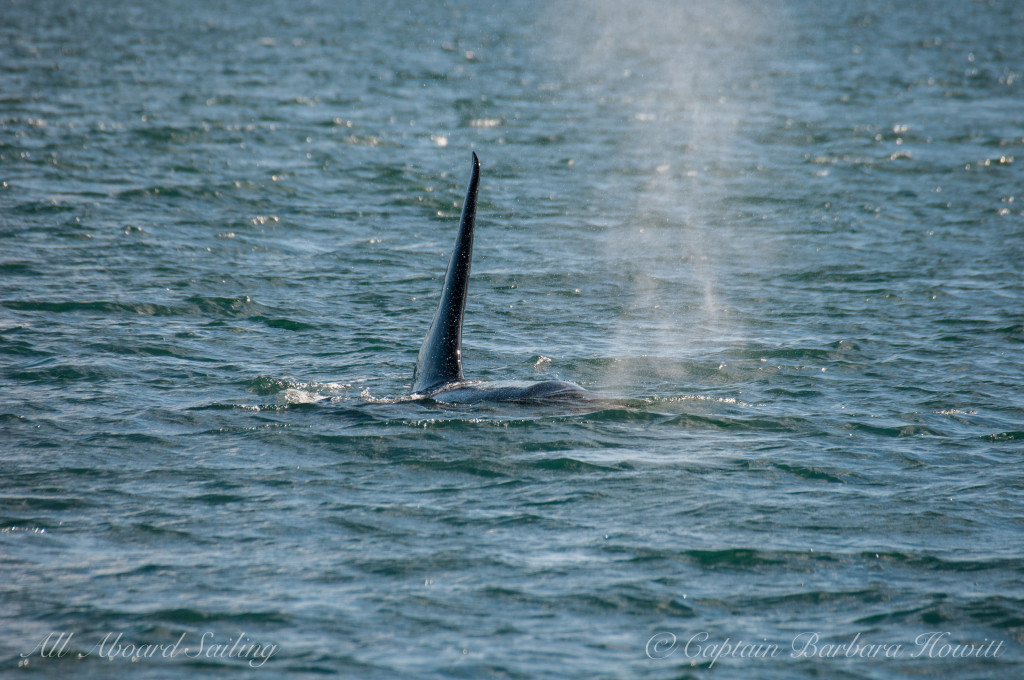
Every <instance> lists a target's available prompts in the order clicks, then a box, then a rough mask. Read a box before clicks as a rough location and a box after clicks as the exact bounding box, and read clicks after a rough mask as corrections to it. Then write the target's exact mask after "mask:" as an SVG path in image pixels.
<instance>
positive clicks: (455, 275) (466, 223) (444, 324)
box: [412, 153, 480, 392]
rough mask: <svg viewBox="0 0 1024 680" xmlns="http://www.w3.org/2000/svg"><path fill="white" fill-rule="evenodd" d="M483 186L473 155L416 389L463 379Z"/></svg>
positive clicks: (414, 376) (416, 374) (418, 365)
mask: <svg viewBox="0 0 1024 680" xmlns="http://www.w3.org/2000/svg"><path fill="white" fill-rule="evenodd" d="M479 188H480V160H479V159H478V158H477V157H476V154H475V153H474V154H473V178H472V179H470V180H469V190H468V191H467V192H466V202H465V204H463V206H462V221H461V222H460V223H459V233H458V235H457V236H456V237H455V248H454V249H453V250H452V259H451V260H449V261H448V270H447V271H446V272H445V275H444V289H443V290H442V291H441V301H440V302H439V303H438V304H437V311H436V312H435V313H434V320H433V321H432V322H431V324H430V330H429V331H427V337H425V338H424V339H423V346H422V347H420V354H419V357H418V358H417V359H416V371H415V372H414V373H413V374H412V391H413V392H427V391H429V390H431V389H434V388H437V387H440V386H442V385H445V384H447V383H452V382H456V381H459V380H462V379H463V378H462V317H463V315H464V314H465V311H466V290H467V289H468V287H469V269H470V264H471V263H472V261H473V229H474V228H475V227H476V195H477V190H478V189H479Z"/></svg>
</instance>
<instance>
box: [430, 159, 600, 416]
mask: <svg viewBox="0 0 1024 680" xmlns="http://www.w3.org/2000/svg"><path fill="white" fill-rule="evenodd" d="M479 189H480V159H479V158H477V155H476V153H475V152H474V153H473V175H472V177H471V179H470V180H469V189H468V190H467V191H466V202H465V203H464V204H463V206H462V219H461V220H460V222H459V231H458V233H457V234H456V235H455V247H454V248H453V249H452V256H451V260H449V262H448V269H447V270H446V271H445V275H444V287H443V288H442V290H441V300H440V302H438V304H437V311H436V312H434V319H433V321H432V322H431V324H430V330H428V331H427V335H426V337H425V338H424V339H423V345H422V346H421V347H420V353H419V356H418V357H417V359H416V369H415V370H414V371H413V376H412V390H413V396H421V397H425V398H428V399H433V400H435V401H440V402H446V403H460V404H461V403H477V402H551V401H556V402H561V401H575V402H580V401H595V400H598V399H599V397H598V395H596V394H594V393H593V392H590V391H588V390H585V389H584V388H582V387H580V386H579V385H577V384H575V383H571V382H565V381H561V380H541V381H532V382H531V381H519V380H501V381H481V380H466V378H465V377H464V376H463V374H462V319H463V317H464V316H465V313H466V293H467V291H468V289H469V270H470V265H471V263H472V260H473V232H474V230H475V229H476V205H477V193H478V191H479Z"/></svg>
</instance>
